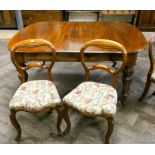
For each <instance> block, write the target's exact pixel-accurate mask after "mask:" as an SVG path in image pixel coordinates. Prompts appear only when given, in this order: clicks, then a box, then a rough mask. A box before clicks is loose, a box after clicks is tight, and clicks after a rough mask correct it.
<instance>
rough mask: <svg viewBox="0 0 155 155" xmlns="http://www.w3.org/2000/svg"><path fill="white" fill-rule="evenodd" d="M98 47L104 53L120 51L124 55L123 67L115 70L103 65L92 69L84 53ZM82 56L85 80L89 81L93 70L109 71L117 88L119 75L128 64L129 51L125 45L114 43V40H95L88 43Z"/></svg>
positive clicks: (84, 46) (97, 65) (94, 66)
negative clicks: (89, 48)
mask: <svg viewBox="0 0 155 155" xmlns="http://www.w3.org/2000/svg"><path fill="white" fill-rule="evenodd" d="M92 46H93V47H98V48H101V49H102V51H101V52H104V51H119V52H122V55H123V61H122V64H121V66H120V67H119V68H118V69H115V68H113V67H110V66H107V65H103V64H94V65H92V66H90V67H88V66H87V64H86V61H85V56H84V52H85V50H86V49H87V48H88V47H92ZM80 56H81V63H82V65H83V67H84V70H85V79H86V80H88V79H89V72H90V71H91V70H96V69H102V70H105V71H107V72H108V73H110V74H111V75H112V86H113V87H114V88H116V83H117V79H118V75H119V73H120V72H121V71H122V70H123V69H124V67H125V65H126V63H127V51H126V49H125V48H124V47H123V45H121V44H120V43H118V42H115V41H112V40H106V39H95V40H90V41H88V42H86V43H85V44H84V45H83V46H82V48H81V50H80Z"/></svg>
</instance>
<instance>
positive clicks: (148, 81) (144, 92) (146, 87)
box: [139, 79, 151, 102]
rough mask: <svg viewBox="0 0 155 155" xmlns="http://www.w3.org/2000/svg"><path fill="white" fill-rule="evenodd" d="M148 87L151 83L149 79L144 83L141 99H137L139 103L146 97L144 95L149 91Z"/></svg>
mask: <svg viewBox="0 0 155 155" xmlns="http://www.w3.org/2000/svg"><path fill="white" fill-rule="evenodd" d="M150 85H151V81H150V79H147V82H146V85H145V89H144V91H143V94H142V95H141V97H140V98H139V101H140V102H141V101H142V100H143V99H144V97H145V96H146V94H147V93H148V91H149V88H150Z"/></svg>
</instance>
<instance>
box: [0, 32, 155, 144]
mask: <svg viewBox="0 0 155 155" xmlns="http://www.w3.org/2000/svg"><path fill="white" fill-rule="evenodd" d="M16 32H17V31H16V30H15V31H14V30H13V31H12V30H5V31H4V30H3V31H2V30H1V31H0V34H2V33H3V35H1V36H0V79H1V82H0V98H1V99H0V143H16V141H14V138H15V136H16V130H15V129H14V128H13V127H12V125H11V123H10V120H9V101H10V99H11V97H12V96H13V94H14V93H15V91H16V90H17V88H18V86H19V85H20V82H19V80H18V77H17V72H16V69H15V67H14V66H13V64H12V63H11V60H10V55H9V52H8V51H7V47H6V46H7V43H8V40H9V38H10V37H11V36H12V35H13V34H14V33H16ZM144 34H145V36H146V38H148V36H149V33H144ZM144 64H145V65H144ZM148 68H149V59H148V53H147V48H146V49H145V50H144V51H143V52H141V53H139V55H138V60H137V64H136V66H135V74H134V80H133V82H132V85H131V88H130V94H129V97H128V103H127V105H126V107H124V108H123V107H122V106H121V104H120V102H118V106H117V114H116V117H115V128H114V132H113V134H112V136H111V140H110V142H111V143H114V144H119V143H122V144H124V143H155V97H150V95H151V93H152V91H153V86H152V87H151V89H150V91H149V93H148V97H146V98H145V100H144V101H143V102H141V103H140V102H138V98H139V97H140V95H141V93H142V91H143V89H144V85H145V81H146V75H147V71H148ZM28 73H29V77H30V79H29V80H34V79H45V78H46V74H45V72H44V71H42V70H38V69H33V70H30V71H29V72H28ZM52 73H53V77H54V82H55V84H56V86H57V89H58V91H59V93H60V96H61V97H63V96H64V95H65V94H66V92H67V91H68V90H70V89H73V88H74V87H76V86H77V85H78V84H79V83H80V82H82V80H83V69H82V67H81V65H80V63H63V62H61V63H60V62H59V63H56V64H55V65H54V67H53V70H52ZM64 79H65V80H64ZM92 79H93V80H95V81H100V82H103V76H102V74H101V73H100V72H95V73H94V74H93V75H92ZM118 85H119V87H118V89H117V91H118V94H119V96H120V92H121V86H122V82H121V77H120V80H119V84H118ZM69 116H70V119H71V122H72V128H71V131H70V133H69V134H68V135H67V136H64V137H59V136H58V135H57V132H56V119H57V114H56V112H55V111H53V112H52V113H51V114H49V113H48V112H47V111H46V112H41V113H37V114H31V113H26V112H19V113H18V114H17V119H18V121H19V123H20V124H21V127H22V141H21V143H45V144H46V143H54V144H59V143H63V144H64V143H71V144H72V143H74V144H75V143H95V144H97V143H103V142H104V137H105V133H106V130H107V124H106V121H105V120H104V119H101V118H87V117H83V116H81V115H80V114H79V113H77V112H76V111H74V110H72V109H71V110H70V113H69ZM64 127H65V124H64V123H63V128H64Z"/></svg>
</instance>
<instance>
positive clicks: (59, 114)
mask: <svg viewBox="0 0 155 155" xmlns="http://www.w3.org/2000/svg"><path fill="white" fill-rule="evenodd" d="M56 111H57V114H58V119H57V131H58V135H62V131H61V123H62V115H63V114H62V106H57V107H56Z"/></svg>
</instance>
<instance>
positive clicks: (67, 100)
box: [63, 39, 127, 143]
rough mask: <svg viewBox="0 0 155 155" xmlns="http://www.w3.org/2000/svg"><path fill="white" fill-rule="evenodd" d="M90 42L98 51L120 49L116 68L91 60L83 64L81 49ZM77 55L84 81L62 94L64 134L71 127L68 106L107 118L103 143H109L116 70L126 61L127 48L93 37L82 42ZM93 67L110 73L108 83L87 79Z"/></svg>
mask: <svg viewBox="0 0 155 155" xmlns="http://www.w3.org/2000/svg"><path fill="white" fill-rule="evenodd" d="M92 46H94V47H98V48H101V49H102V51H101V52H104V51H105V50H106V51H107V50H110V51H111V50H116V51H119V52H122V58H123V61H122V63H121V65H120V67H119V68H117V69H116V68H113V67H111V66H108V65H103V64H94V65H92V66H87V64H86V61H85V54H84V52H85V50H86V49H87V48H88V47H92ZM80 56H81V63H82V65H83V67H84V70H85V79H86V81H85V82H83V83H81V84H80V85H78V86H77V87H76V88H75V89H73V90H72V91H71V92H70V93H69V94H67V95H66V96H65V97H64V98H63V103H64V111H63V115H64V119H65V121H66V122H67V128H66V130H65V131H64V134H67V133H68V132H69V131H70V128H71V122H70V119H69V116H68V109H69V107H72V108H74V109H76V110H78V111H79V112H81V113H82V114H83V115H86V116H91V117H97V116H99V117H104V118H105V119H106V120H107V122H108V131H107V133H106V137H105V143H109V138H110V136H111V134H112V132H113V125H114V115H115V113H116V108H117V107H116V106H117V92H116V89H115V88H116V84H117V80H118V76H119V73H120V72H121V71H122V70H123V69H124V67H125V65H126V62H127V51H126V49H125V48H124V47H123V46H122V45H121V44H120V43H118V42H115V41H112V40H105V39H96V40H90V41H88V42H86V43H85V44H84V45H83V46H82V48H81V50H80ZM96 69H101V70H105V71H107V72H108V73H110V74H111V75H112V86H111V85H107V84H103V83H98V82H93V81H88V79H89V72H90V71H92V70H96Z"/></svg>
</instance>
